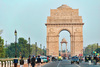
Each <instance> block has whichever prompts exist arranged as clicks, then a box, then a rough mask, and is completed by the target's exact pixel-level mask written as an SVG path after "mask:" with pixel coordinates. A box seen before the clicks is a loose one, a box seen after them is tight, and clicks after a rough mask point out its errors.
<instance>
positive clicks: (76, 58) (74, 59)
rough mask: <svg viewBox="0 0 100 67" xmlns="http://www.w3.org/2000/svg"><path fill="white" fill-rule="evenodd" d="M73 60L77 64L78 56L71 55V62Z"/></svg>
mask: <svg viewBox="0 0 100 67" xmlns="http://www.w3.org/2000/svg"><path fill="white" fill-rule="evenodd" d="M74 62H75V63H77V64H79V58H78V57H77V56H73V57H72V58H71V64H73V63H74Z"/></svg>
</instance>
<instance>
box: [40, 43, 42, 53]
mask: <svg viewBox="0 0 100 67" xmlns="http://www.w3.org/2000/svg"><path fill="white" fill-rule="evenodd" d="M41 49H42V44H40V55H41V54H42V51H41Z"/></svg>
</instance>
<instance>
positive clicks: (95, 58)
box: [94, 55, 98, 65]
mask: <svg viewBox="0 0 100 67" xmlns="http://www.w3.org/2000/svg"><path fill="white" fill-rule="evenodd" d="M97 58H98V57H97V55H96V56H94V60H95V61H94V64H95V65H96V64H97V61H98V60H97Z"/></svg>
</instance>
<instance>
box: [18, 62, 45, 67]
mask: <svg viewBox="0 0 100 67" xmlns="http://www.w3.org/2000/svg"><path fill="white" fill-rule="evenodd" d="M45 64H46V63H42V64H41V66H43V65H45ZM17 67H20V65H18V66H17ZM23 67H28V64H24V66H23ZM30 67H32V66H30ZM35 67H37V64H36V65H35Z"/></svg>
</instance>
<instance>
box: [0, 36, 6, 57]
mask: <svg viewBox="0 0 100 67" xmlns="http://www.w3.org/2000/svg"><path fill="white" fill-rule="evenodd" d="M4 57H5V51H4V40H3V39H2V38H1V37H0V58H4Z"/></svg>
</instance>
